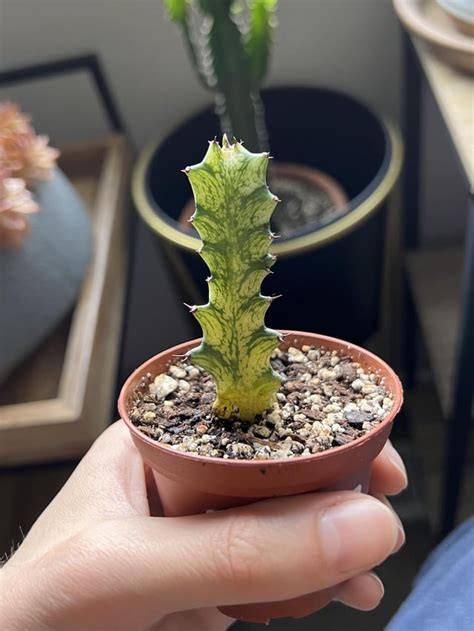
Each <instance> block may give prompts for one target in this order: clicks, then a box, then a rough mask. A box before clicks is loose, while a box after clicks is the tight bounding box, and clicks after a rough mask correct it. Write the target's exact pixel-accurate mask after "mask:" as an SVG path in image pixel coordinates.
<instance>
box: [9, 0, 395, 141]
mask: <svg viewBox="0 0 474 631" xmlns="http://www.w3.org/2000/svg"><path fill="white" fill-rule="evenodd" d="M0 7H1V13H0V21H1V22H0V24H1V26H0V67H10V66H14V65H16V64H24V63H30V62H35V61H38V60H44V59H53V58H56V57H61V56H63V55H71V54H77V53H82V52H87V51H98V52H99V53H100V55H101V57H102V58H103V61H104V65H105V68H106V70H107V72H108V74H109V76H110V80H111V83H112V85H113V89H114V92H115V93H116V95H117V98H118V101H119V104H120V106H121V109H122V111H123V113H124V116H125V118H126V120H127V122H128V125H129V127H130V130H131V132H132V134H133V137H134V139H135V141H136V142H137V144H138V146H141V145H143V143H145V142H146V141H147V140H148V139H149V138H150V137H152V138H153V137H155V138H159V137H161V136H162V135H163V134H164V133H166V132H167V131H168V130H170V129H171V128H172V127H173V126H174V125H177V124H178V123H179V122H180V121H181V120H182V119H183V118H184V117H185V116H186V115H188V114H189V113H191V112H193V111H195V110H197V109H199V108H200V107H201V106H203V105H204V104H206V103H208V102H209V100H210V95H209V94H208V93H207V92H206V91H205V90H204V89H202V88H201V87H200V86H199V85H198V83H197V81H196V79H195V77H194V75H193V73H192V70H191V68H190V65H189V63H188V60H187V58H186V54H185V51H184V48H183V45H182V42H181V38H180V34H179V32H178V29H177V28H176V27H175V25H173V24H171V23H170V22H169V21H168V20H167V19H166V17H165V15H164V10H163V5H162V0H0ZM279 22H280V26H279V29H278V31H277V39H276V45H275V54H274V59H273V64H272V71H271V76H270V77H269V83H270V84H278V83H288V84H291V83H293V84H297V83H301V84H315V83H318V84H322V85H326V86H331V87H335V88H339V89H341V90H346V91H348V92H350V93H352V94H354V95H356V96H359V97H360V98H362V99H364V100H366V101H367V102H368V103H370V104H371V105H372V106H373V107H375V108H377V109H378V110H379V111H381V112H383V113H384V114H388V115H389V116H392V117H397V115H398V110H399V103H398V101H399V74H400V73H399V37H398V25H397V20H396V18H395V16H394V14H393V11H392V8H391V1H390V0H280V7H279ZM85 86H86V83H85V81H84V80H82V82H79V83H78V81H77V79H74V80H69V81H66V82H65V81H64V80H61V81H56V82H51V83H50V85H49V86H48V91H47V92H46V91H44V93H43V96H39V90H38V89H37V88H35V89H34V90H33V89H31V88H22V90H21V91H19V90H16V91H14V92H13V95H14V96H15V97H16V98H20V97H21V100H22V101H23V102H25V103H26V104H28V102H29V101H31V102H32V104H34V111H35V112H36V120H37V124H38V123H39V124H41V125H42V126H44V127H45V128H48V129H49V130H50V133H51V131H52V135H56V136H58V137H59V138H60V139H62V140H63V139H65V138H73V137H74V136H75V135H77V136H81V135H83V134H84V133H94V132H95V131H96V130H97V129H98V128H99V126H100V122H98V114H97V111H96V109H95V108H94V107H93V104H92V103H93V100H92V98H89V95H88V94H87V98H86V87H85ZM17 94H18V95H19V97H17ZM1 95H2V94H0V96H1ZM71 120H72V121H73V122H74V123H75V124H71Z"/></svg>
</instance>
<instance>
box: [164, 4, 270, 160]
mask: <svg viewBox="0 0 474 631" xmlns="http://www.w3.org/2000/svg"><path fill="white" fill-rule="evenodd" d="M164 2H165V5H166V7H167V9H168V12H169V14H170V16H171V18H172V19H173V20H174V21H175V22H176V23H177V24H178V25H179V26H180V28H181V30H182V33H183V37H184V40H185V42H186V45H187V48H188V51H189V55H190V58H191V61H192V63H193V66H194V68H195V70H196V73H197V75H198V77H199V79H200V81H201V83H202V84H203V85H204V86H205V87H207V88H208V89H210V90H212V91H214V92H215V100H216V112H217V113H218V114H219V116H220V119H221V127H222V130H223V131H224V132H227V133H228V134H229V135H231V136H234V137H235V138H238V139H240V140H242V141H244V142H245V145H246V147H248V148H249V149H250V150H252V151H259V150H260V151H261V150H262V149H264V148H266V144H267V136H266V129H265V124H264V116H263V106H262V103H261V100H260V94H259V90H260V87H261V84H262V81H263V79H264V77H265V74H266V72H267V68H268V62H269V57H270V50H271V45H272V31H273V29H274V26H275V10H276V5H277V0H164ZM195 10H197V11H198V12H199V13H200V14H201V16H202V18H203V23H202V26H201V29H200V32H199V34H196V32H195V29H193V26H192V23H193V20H192V13H193V11H195Z"/></svg>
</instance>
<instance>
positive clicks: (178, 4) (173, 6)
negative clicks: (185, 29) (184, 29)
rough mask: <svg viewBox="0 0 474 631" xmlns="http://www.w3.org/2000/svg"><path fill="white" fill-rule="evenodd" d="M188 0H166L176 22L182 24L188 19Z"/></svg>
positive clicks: (167, 8) (171, 16)
mask: <svg viewBox="0 0 474 631" xmlns="http://www.w3.org/2000/svg"><path fill="white" fill-rule="evenodd" d="M188 1H189V0H164V3H165V7H166V10H167V11H168V14H169V16H170V18H171V19H172V20H173V21H174V22H177V23H178V24H182V23H183V22H185V21H186V16H187V12H188Z"/></svg>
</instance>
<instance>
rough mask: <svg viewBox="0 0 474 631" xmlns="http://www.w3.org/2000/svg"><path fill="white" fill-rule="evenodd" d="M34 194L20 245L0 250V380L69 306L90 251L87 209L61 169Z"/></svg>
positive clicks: (78, 287) (81, 278)
mask: <svg viewBox="0 0 474 631" xmlns="http://www.w3.org/2000/svg"><path fill="white" fill-rule="evenodd" d="M35 198H36V199H37V201H38V203H39V204H40V206H41V210H40V211H39V212H38V213H36V214H34V215H31V216H30V222H31V233H30V234H29V235H28V236H27V237H26V239H25V241H24V242H23V245H22V246H21V247H20V248H19V249H18V250H0V297H1V300H0V304H1V307H0V381H2V379H4V378H5V377H6V376H7V374H8V373H9V372H10V371H11V370H12V369H13V368H14V367H15V366H16V365H17V364H18V363H19V362H20V361H21V360H23V359H24V358H25V357H26V356H27V355H28V354H29V353H30V352H32V351H33V350H34V349H35V348H36V347H37V346H38V344H39V343H40V342H41V341H42V340H43V339H44V338H45V337H46V336H47V334H48V333H49V332H50V331H51V330H52V329H53V328H54V327H55V326H56V325H57V324H58V323H59V322H60V321H61V319H62V318H63V317H64V316H65V315H66V314H67V313H68V311H69V310H70V309H71V308H72V306H73V304H74V302H75V300H76V298H77V295H78V293H79V290H80V287H81V283H82V280H83V278H84V275H85V273H86V270H87V266H88V263H89V260H90V257H91V252H92V231H91V225H90V219H89V216H88V213H87V210H86V209H85V207H84V205H83V204H82V202H81V200H80V199H79V197H78V196H77V194H76V192H75V190H74V188H73V187H72V185H71V184H70V182H69V181H68V179H67V178H66V177H65V175H64V174H63V173H62V172H61V171H59V170H57V171H56V172H55V174H54V177H53V179H52V180H50V181H48V182H42V183H41V184H39V185H38V186H37V187H36V189H35Z"/></svg>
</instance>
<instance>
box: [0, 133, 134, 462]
mask: <svg viewBox="0 0 474 631" xmlns="http://www.w3.org/2000/svg"><path fill="white" fill-rule="evenodd" d="M60 166H61V167H62V168H63V170H64V171H65V173H66V174H67V175H68V176H69V178H70V179H71V181H72V183H73V184H74V186H75V187H76V188H77V190H78V192H79V194H80V195H81V196H82V198H83V199H84V201H85V202H86V205H87V207H88V209H89V211H90V214H91V218H92V225H93V234H94V254H93V259H92V261H91V264H90V267H89V270H88V273H87V275H86V278H85V280H84V283H83V286H82V289H81V292H80V295H79V298H78V301H77V303H76V307H75V309H74V312H73V315H72V319H71V323H70V326H69V327H67V328H66V326H65V325H64V324H63V325H62V326H61V327H59V328H58V331H56V332H55V333H53V334H52V335H51V336H50V338H48V340H47V341H46V342H45V344H43V345H42V347H41V349H39V350H38V351H37V352H36V353H35V354H34V355H33V356H32V357H31V358H29V359H28V360H27V361H26V362H25V363H24V364H23V366H21V367H20V368H19V370H17V371H15V374H14V375H13V379H10V380H9V381H8V382H7V384H6V385H7V386H8V388H9V389H8V390H7V398H8V399H10V400H11V401H13V403H10V401H9V404H6V405H2V406H0V465H2V466H10V465H14V464H15V465H16V464H26V463H32V462H46V461H51V460H65V459H68V458H71V457H77V456H80V455H81V454H83V453H84V452H85V450H87V448H88V447H89V446H90V445H91V443H92V442H93V441H94V439H95V438H96V437H97V436H98V435H99V434H100V433H101V432H102V431H103V429H104V428H105V427H106V426H107V425H108V423H109V422H110V413H111V408H112V405H113V396H114V394H115V380H116V368H117V360H118V353H119V348H120V339H121V330H122V316H123V301H124V294H125V278H126V245H125V227H126V209H127V206H128V199H129V192H128V182H129V156H128V150H127V146H126V142H125V140H124V138H123V137H122V136H118V135H114V136H107V137H105V138H102V139H99V140H96V141H92V142H87V143H81V144H76V145H70V146H68V147H65V148H63V150H62V159H61V165H60ZM66 331H67V333H66ZM33 371H34V372H33ZM52 380H54V382H55V383H51V381H52ZM22 388H23V391H22ZM25 388H27V389H28V390H29V391H28V392H26V395H25ZM51 392H54V393H55V396H52V397H51V396H50V397H49V398H45V396H44V393H50V394H51ZM22 396H23V397H24V398H23V399H22ZM35 396H37V400H32V399H34V398H35Z"/></svg>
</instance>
